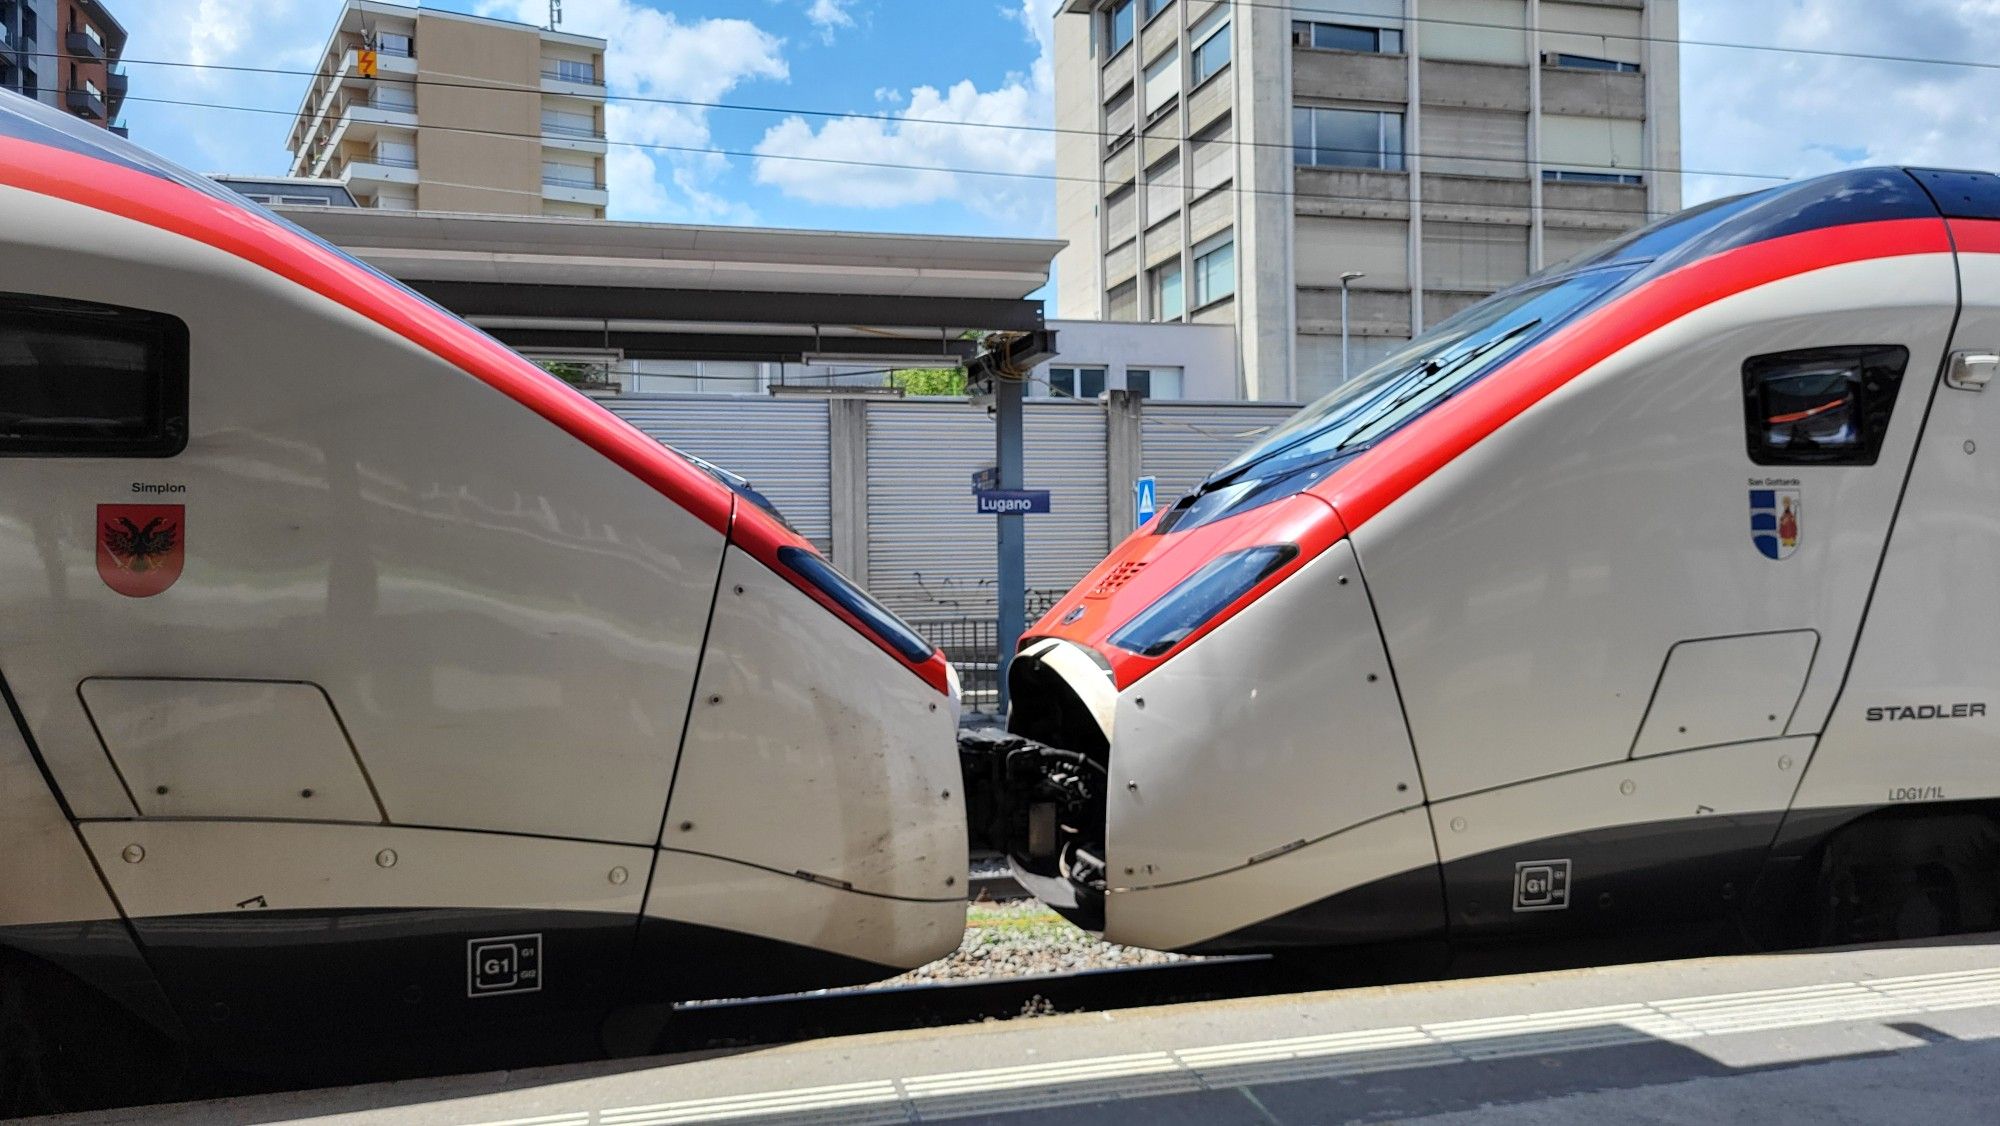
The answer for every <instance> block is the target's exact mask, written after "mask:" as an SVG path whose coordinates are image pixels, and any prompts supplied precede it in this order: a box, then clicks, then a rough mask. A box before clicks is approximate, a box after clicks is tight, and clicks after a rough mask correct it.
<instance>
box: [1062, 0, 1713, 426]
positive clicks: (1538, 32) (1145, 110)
mask: <svg viewBox="0 0 2000 1126" xmlns="http://www.w3.org/2000/svg"><path fill="white" fill-rule="evenodd" d="M1678 24H1679V14H1678V0H1290V2H1289V3H1278V2H1273V0H1066V2H1065V3H1064V5H1063V6H1062V7H1061V8H1060V9H1059V10H1058V14H1057V16H1056V35H1055V64H1054V68H1055V80H1056V118H1057V125H1058V128H1059V129H1060V130H1061V131H1060V132H1059V133H1058V135H1057V142H1056V150H1057V152H1056V168H1057V175H1058V176H1059V177H1060V180H1059V184H1058V189H1057V221H1058V228H1059V230H1058V233H1059V235H1060V237H1062V238H1063V239H1066V240H1068V242H1069V247H1068V249H1066V250H1065V251H1063V252H1062V254H1061V256H1060V257H1059V258H1058V260H1057V272H1058V300H1057V307H1058V310H1059V315H1060V316H1063V317H1069V318H1102V319H1106V320H1114V321H1193V322H1233V323H1234V324H1235V325H1236V326H1237V341H1238V349H1239V355H1240V363H1241V372H1242V379H1243V386H1242V388H1241V393H1242V394H1243V395H1244V397H1246V398H1255V399H1311V398H1314V397H1316V396H1318V395H1320V394H1323V393H1324V392H1325V391H1327V390H1329V389H1330V388H1332V387H1334V386H1337V385H1338V384H1339V383H1340V382H1341V381H1342V379H1344V378H1346V377H1349V376H1352V375H1358V374H1360V372H1362V371H1363V370H1365V369H1366V368H1367V367H1368V366H1369V365H1370V364H1371V363H1373V362H1374V361H1375V360H1376V359H1379V358H1381V357H1382V356H1385V355H1387V354H1388V353H1389V352H1391V351H1393V350H1394V348H1395V347H1396V346H1397V345H1399V344H1401V343H1403V342H1405V341H1407V340H1409V339H1410V338H1411V336H1412V335H1413V334H1415V333H1419V332H1421V331H1423V330H1424V329H1425V328H1426V327H1427V326H1431V325H1435V324H1437V323H1438V322H1439V321H1441V320H1443V319H1445V318H1447V317H1449V316H1451V315H1452V314H1453V313H1456V312H1458V311H1459V310H1461V309H1463V308H1465V307H1466V306H1468V305H1470V304H1472V303H1473V302H1475V301H1477V300H1479V299H1480V298H1481V297H1483V296H1485V295H1487V294H1489V293H1492V292H1493V291H1495V290H1496V289H1499V288H1501V287H1503V286H1505V285H1507V284H1509V283H1511V282H1513V281H1516V280H1518V279H1519V278H1521V277H1523V276H1525V275H1526V274H1528V273H1530V272H1532V271H1535V270H1538V269H1540V268H1542V267H1543V266H1544V265H1547V264H1552V263H1557V262H1560V261H1562V260H1564V259H1566V258H1569V257H1571V256H1572V255H1574V254H1576V253H1578V252H1580V251H1582V250H1584V249H1586V248H1588V247H1590V246H1593V245H1596V244H1597V243H1599V242H1601V241H1603V240H1605V239H1607V238H1610V237H1612V236H1613V235H1616V234H1618V233H1619V232H1621V231H1625V230H1629V229H1631V228H1633V227H1636V226H1638V225H1640V224H1642V223H1645V222H1647V221H1648V219H1649V218H1651V217H1657V216H1661V215H1665V214H1669V213H1671V212H1673V211H1676V210H1678V209H1679V207H1680V178H1679V175H1678V172H1677V171H1676V170H1677V169H1678V167H1679V162H1680V125H1679V121H1680V108H1679V68H1680V64H1679V51H1678V47H1677V44H1676V38H1677V35H1678ZM1343 291H1345V292H1343ZM1343 298H1345V300H1343ZM1343 307H1344V309H1345V311H1344V312H1343ZM1343 326H1344V327H1345V333H1343ZM1343 337H1345V340H1346V344H1347V346H1346V348H1345V360H1343V348H1342V341H1343Z"/></svg>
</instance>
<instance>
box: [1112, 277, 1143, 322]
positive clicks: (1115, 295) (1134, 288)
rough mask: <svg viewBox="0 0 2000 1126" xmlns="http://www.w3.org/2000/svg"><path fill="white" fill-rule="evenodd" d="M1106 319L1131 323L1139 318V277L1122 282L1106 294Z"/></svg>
mask: <svg viewBox="0 0 2000 1126" xmlns="http://www.w3.org/2000/svg"><path fill="white" fill-rule="evenodd" d="M1104 302H1105V311H1104V319H1105V320H1107V321H1118V322H1120V323H1124V324H1130V323H1131V322H1133V321H1136V320H1138V319H1139V279H1137V278H1133V279H1131V280H1130V281H1124V282H1120V283H1118V284H1117V285H1114V286H1112V287H1111V290H1110V292H1108V293H1106V294H1105V295H1104Z"/></svg>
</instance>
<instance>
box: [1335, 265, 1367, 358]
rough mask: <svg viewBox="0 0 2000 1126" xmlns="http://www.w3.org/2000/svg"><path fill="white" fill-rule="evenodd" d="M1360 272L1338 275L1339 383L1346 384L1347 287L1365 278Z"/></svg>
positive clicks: (1351, 271) (1353, 271)
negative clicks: (1358, 279)
mask: <svg viewBox="0 0 2000 1126" xmlns="http://www.w3.org/2000/svg"><path fill="white" fill-rule="evenodd" d="M1367 276H1368V275H1367V274H1364V273H1362V272H1361V271H1360V270H1349V271H1347V272H1346V273H1344V274H1342V275H1340V381H1341V382H1342V383H1345V382H1347V286H1348V283H1350V282H1352V281H1354V280H1355V279H1356V278H1365V277H1367Z"/></svg>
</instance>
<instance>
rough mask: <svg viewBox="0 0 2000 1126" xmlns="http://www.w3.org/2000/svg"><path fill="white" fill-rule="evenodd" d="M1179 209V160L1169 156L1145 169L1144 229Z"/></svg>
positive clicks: (1176, 157) (1150, 227)
mask: <svg viewBox="0 0 2000 1126" xmlns="http://www.w3.org/2000/svg"><path fill="white" fill-rule="evenodd" d="M1180 209H1181V158H1180V157H1178V156H1170V157H1168V158H1166V159H1165V160H1162V161H1161V162H1159V163H1158V164H1155V165H1153V166H1152V167H1151V168H1148V169H1146V227H1147V229H1148V230H1150V229H1152V228H1153V227H1154V226H1155V225H1157V224H1158V223H1159V222H1160V220H1162V219H1165V218H1167V217H1168V216H1170V215H1173V214H1174V213H1176V212H1178V211H1179V210H1180Z"/></svg>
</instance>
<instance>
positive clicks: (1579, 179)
mask: <svg viewBox="0 0 2000 1126" xmlns="http://www.w3.org/2000/svg"><path fill="white" fill-rule="evenodd" d="M1542 182H1543V183H1547V184H1616V185H1619V186H1622V187H1628V188H1630V187H1638V186H1640V185H1643V184H1644V183H1645V182H1646V178H1645V177H1644V176H1641V175H1639V174H1638V173H1636V172H1593V171H1590V170H1587V169H1582V168H1544V169H1542Z"/></svg>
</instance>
